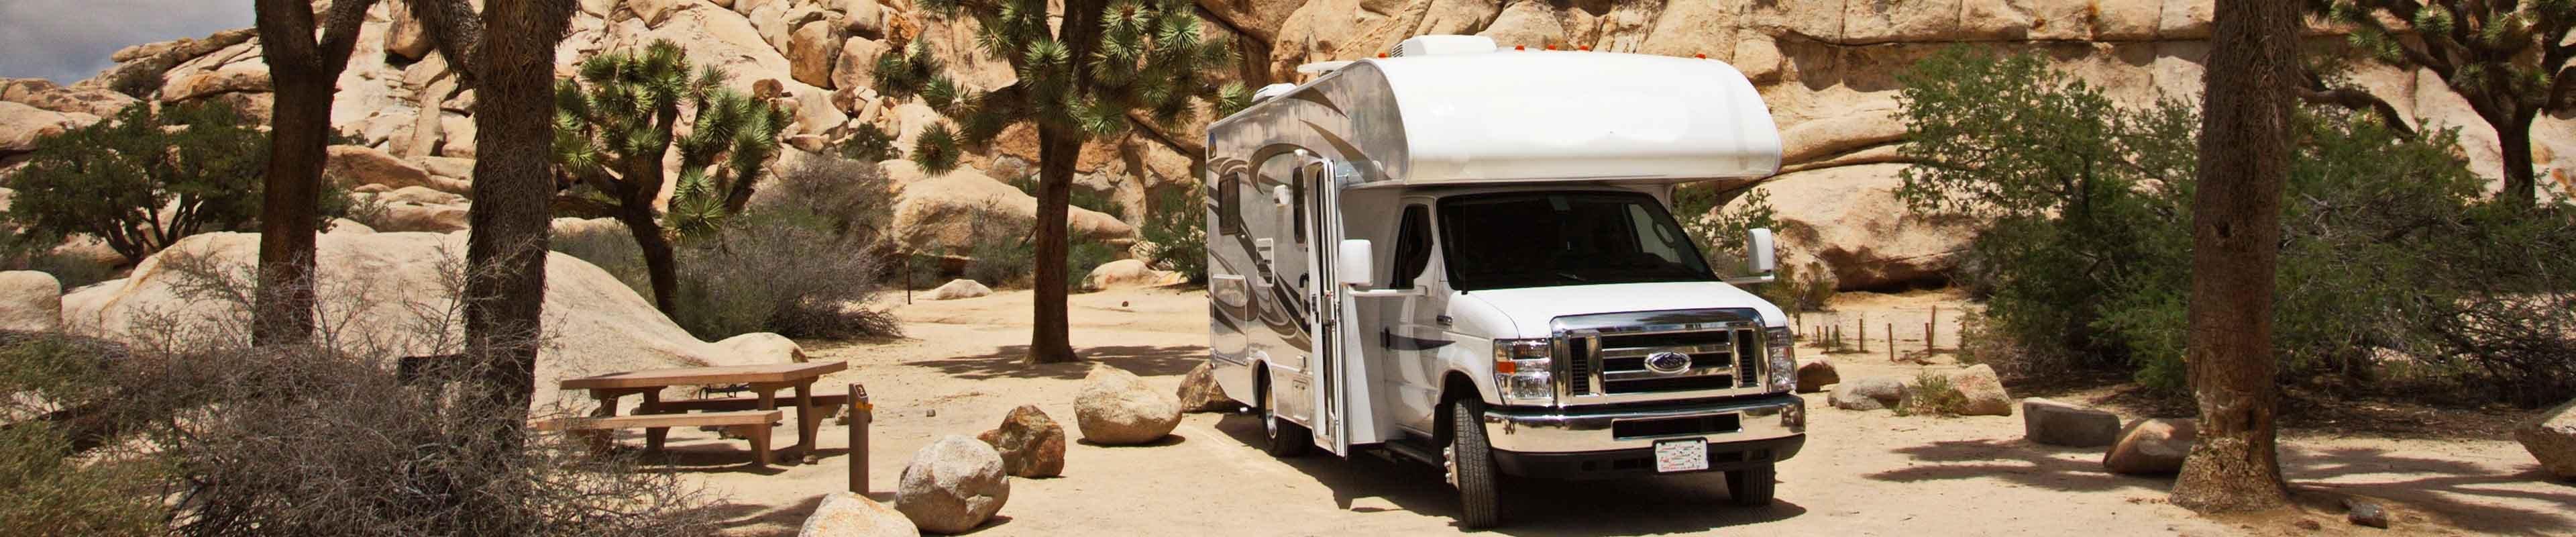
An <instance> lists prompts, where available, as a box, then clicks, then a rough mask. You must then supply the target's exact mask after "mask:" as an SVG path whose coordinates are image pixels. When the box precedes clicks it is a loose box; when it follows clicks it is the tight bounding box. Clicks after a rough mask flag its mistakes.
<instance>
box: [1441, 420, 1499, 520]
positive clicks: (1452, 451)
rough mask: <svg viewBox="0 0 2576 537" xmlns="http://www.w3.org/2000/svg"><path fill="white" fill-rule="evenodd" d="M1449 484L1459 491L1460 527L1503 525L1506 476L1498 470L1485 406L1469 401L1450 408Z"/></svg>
mask: <svg viewBox="0 0 2576 537" xmlns="http://www.w3.org/2000/svg"><path fill="white" fill-rule="evenodd" d="M1449 412H1450V414H1449V428H1450V431H1449V446H1448V447H1447V448H1446V449H1443V450H1441V451H1443V453H1441V455H1443V456H1444V457H1445V458H1447V459H1448V465H1447V466H1448V470H1449V472H1448V473H1449V484H1450V485H1452V486H1456V487H1458V513H1459V514H1458V525H1459V526H1461V527H1465V528H1467V529H1480V528H1491V527H1494V526H1495V525H1498V524H1501V523H1502V522H1503V510H1502V506H1501V505H1500V502H1501V496H1502V494H1501V486H1500V485H1501V483H1500V482H1499V481H1498V480H1499V479H1500V478H1501V474H1502V472H1501V471H1500V470H1499V469H1497V468H1495V466H1494V450H1493V447H1492V444H1490V443H1487V442H1486V439H1485V402H1484V401H1480V400H1476V399H1472V398H1471V399H1466V400H1462V401H1458V402H1456V403H1451V404H1450V405H1449Z"/></svg>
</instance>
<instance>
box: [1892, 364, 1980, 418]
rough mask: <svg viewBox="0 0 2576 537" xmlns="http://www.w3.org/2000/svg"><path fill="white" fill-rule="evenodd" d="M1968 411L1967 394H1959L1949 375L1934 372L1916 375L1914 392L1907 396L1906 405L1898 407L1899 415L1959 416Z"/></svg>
mask: <svg viewBox="0 0 2576 537" xmlns="http://www.w3.org/2000/svg"><path fill="white" fill-rule="evenodd" d="M1967 409H1968V396H1967V394H1963V393H1959V387H1958V386H1954V385H1951V384H1950V377H1949V376H1948V375H1943V374H1941V373H1939V372H1934V371H1924V372H1921V373H1916V374H1915V375H1914V389H1913V391H1912V392H1911V393H1908V394H1906V397H1905V404H1903V405H1898V406H1897V407H1896V411H1897V413H1898V414H1903V415H1915V414H1922V415H1929V416H1957V415H1960V414H1962V413H1965V412H1966V411H1967Z"/></svg>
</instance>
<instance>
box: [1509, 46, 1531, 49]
mask: <svg viewBox="0 0 2576 537" xmlns="http://www.w3.org/2000/svg"><path fill="white" fill-rule="evenodd" d="M1512 50H1529V45H1512Z"/></svg>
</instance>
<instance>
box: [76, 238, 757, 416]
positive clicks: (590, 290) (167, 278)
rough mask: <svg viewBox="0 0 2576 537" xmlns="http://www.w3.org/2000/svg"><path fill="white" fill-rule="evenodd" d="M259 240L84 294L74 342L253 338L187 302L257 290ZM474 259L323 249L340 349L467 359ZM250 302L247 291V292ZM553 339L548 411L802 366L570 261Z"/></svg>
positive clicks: (241, 315) (540, 371) (161, 261)
mask: <svg viewBox="0 0 2576 537" xmlns="http://www.w3.org/2000/svg"><path fill="white" fill-rule="evenodd" d="M258 258H259V235H257V234H250V233H208V234H203V235H197V236H193V237H189V238H187V239H184V240H181V241H179V243H178V244H174V245H171V247H170V248H169V249H167V250H163V251H162V252H161V253H158V254H154V255H153V256H151V257H148V258H145V259H144V260H143V261H142V262H141V263H139V264H137V265H136V266H135V268H134V272H133V275H131V276H129V277H127V278H125V279H121V280H112V281H108V282H105V283H101V284H98V285H93V286H89V287H83V288H81V289H79V290H76V291H73V292H72V293H70V294H68V295H65V296H64V297H63V301H62V308H63V324H64V327H65V330H67V331H70V332H71V333H73V334H76V335H84V336H93V337H99V338H105V339H111V340H116V341H123V342H131V343H150V342H158V341H164V340H163V339H162V338H174V339H171V340H169V341H175V342H183V343H193V342H202V341H206V340H207V339H209V338H214V339H220V338H224V337H227V336H228V335H239V334H247V333H248V331H247V330H246V329H245V328H244V327H246V326H247V322H248V320H249V319H248V316H249V308H247V307H246V306H245V305H243V304H239V303H235V302H233V301H227V300H219V299H211V298H208V297H202V296H196V295H192V294H190V293H188V292H187V291H186V289H187V287H188V286H189V284H190V283H191V282H203V281H209V280H206V279H203V278H205V277H207V276H216V277H224V278H228V279H239V280H241V281H248V280H247V279H248V278H249V276H250V274H251V267H253V266H255V265H254V263H256V262H257V260H258ZM464 258H465V235H464V234H462V233H450V234H434V233H326V234H323V235H322V236H321V237H320V238H319V241H318V242H317V243H316V248H315V261H314V265H315V268H316V269H317V271H318V272H319V273H320V276H319V277H318V281H319V284H318V285H319V294H320V295H321V296H322V297H323V298H322V300H321V302H322V303H321V304H320V310H321V311H320V314H321V315H322V316H323V318H324V319H325V320H326V321H328V322H330V323H332V324H335V325H341V326H345V327H347V329H346V330H343V331H341V332H340V333H338V334H335V336H334V337H335V338H336V339H337V340H338V341H337V343H338V344H340V345H341V346H343V347H346V348H349V349H353V350H365V349H383V351H382V354H383V355H384V356H386V357H387V358H392V357H399V356H422V355H433V354H448V353H454V352H457V350H458V349H459V347H458V345H459V343H460V342H461V341H462V340H463V334H462V332H461V331H462V330H463V328H462V327H463V323H462V322H461V321H460V320H459V319H457V318H455V317H454V315H455V314H454V313H453V312H454V311H456V310H454V309H452V308H451V307H450V306H451V305H453V301H454V300H455V297H454V296H453V295H452V294H451V293H450V292H449V291H447V290H448V289H452V288H453V287H451V285H450V284H453V283H455V282H457V281H461V280H458V279H457V278H459V276H457V274H456V273H455V272H454V271H455V270H457V267H458V266H460V265H462V264H463V262H464ZM244 294H245V295H246V294H247V291H246V290H245V291H244ZM544 300H545V309H546V312H547V313H546V332H547V333H546V336H547V337H548V338H550V339H551V341H550V344H549V345H546V346H545V348H544V350H542V351H540V354H538V357H537V399H536V401H537V402H538V403H539V404H546V403H550V402H563V403H567V404H573V405H579V404H588V398H587V397H577V398H566V399H558V398H557V393H556V388H555V384H556V381H558V380H561V379H564V378H569V377H578V376H586V375H596V374H604V373H614V372H619V371H632V370H638V369H652V368H662V367H685V366H702V365H716V364H739V363H747V362H751V361H757V362H764V363H780V362H787V361H791V360H794V359H795V355H794V352H795V349H794V348H793V344H792V343H790V344H788V345H786V346H784V347H782V346H780V345H778V344H777V343H778V342H779V341H781V339H771V338H775V337H776V336H775V335H770V337H768V338H763V337H753V336H745V337H737V338H734V339H729V340H726V341H725V342H719V343H708V342H705V341H699V340H698V339H697V338H696V337H692V336H690V335H689V333H688V332H687V331H685V330H682V329H680V327H679V325H676V324H672V322H671V320H670V318H668V317H664V316H662V313H661V312H659V311H656V310H654V309H653V305H652V304H650V303H647V302H645V300H644V299H643V298H642V297H639V296H637V295H636V294H635V291H634V289H632V288H629V287H627V286H626V284H625V283H624V282H620V281H618V280H617V277H615V276H611V275H609V274H608V272H607V271H603V270H600V269H599V267H596V266H592V265H591V264H590V263H587V262H583V261H582V260H580V259H577V258H574V257H572V256H569V255H564V254H549V255H548V256H547V257H546V294H545V298H544Z"/></svg>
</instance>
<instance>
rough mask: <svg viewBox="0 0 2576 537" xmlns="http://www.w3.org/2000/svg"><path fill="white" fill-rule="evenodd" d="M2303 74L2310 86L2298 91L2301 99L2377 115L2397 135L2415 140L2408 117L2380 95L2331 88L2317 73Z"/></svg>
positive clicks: (2358, 89)
mask: <svg viewBox="0 0 2576 537" xmlns="http://www.w3.org/2000/svg"><path fill="white" fill-rule="evenodd" d="M2301 75H2302V78H2306V79H2307V86H2306V87H2303V88H2299V100H2302V101H2307V102H2309V103H2313V104H2323V105H2332V106H2340V107H2344V108H2348V109H2352V110H2354V111H2358V112H2369V113H2371V114H2372V115H2375V116H2378V117H2379V121H2380V122H2381V123H2386V124H2388V128H2389V129H2390V130H2394V131H2397V135H2398V136H2400V137H2403V138H2405V139H2408V140H2414V139H2416V134H2415V128H2414V127H2410V126H2407V124H2406V116H2405V115H2404V114H2399V113H2397V107H2396V106H2394V105H2390V104H2388V101H2387V100H2385V99H2380V98H2379V96H2377V95H2371V94H2370V92H2367V91H2362V90H2361V89H2360V88H2348V87H2347V88H2337V87H2329V86H2327V85H2326V81H2325V78H2324V77H2322V76H2318V75H2317V73H2316V72H2315V71H2306V72H2303V73H2301Z"/></svg>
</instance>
